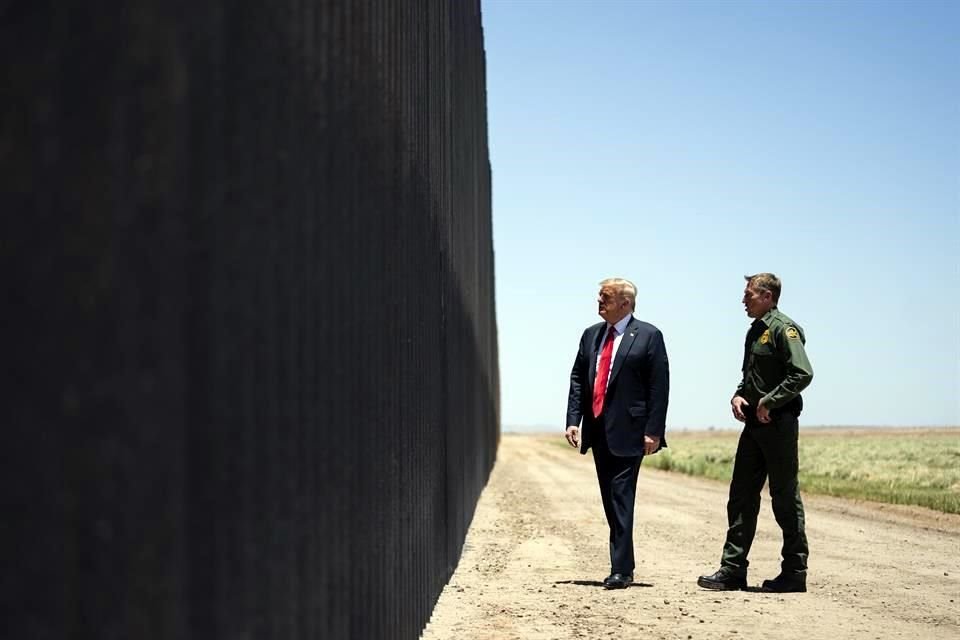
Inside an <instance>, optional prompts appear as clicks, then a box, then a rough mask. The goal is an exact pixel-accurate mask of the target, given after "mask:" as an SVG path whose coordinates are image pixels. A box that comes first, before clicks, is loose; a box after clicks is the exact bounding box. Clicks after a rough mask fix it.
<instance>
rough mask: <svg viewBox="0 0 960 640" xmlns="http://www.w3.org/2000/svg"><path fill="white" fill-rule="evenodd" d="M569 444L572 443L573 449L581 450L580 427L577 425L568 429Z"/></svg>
mask: <svg viewBox="0 0 960 640" xmlns="http://www.w3.org/2000/svg"><path fill="white" fill-rule="evenodd" d="M565 435H566V436H567V442H569V443H570V446H571V447H575V448H579V447H580V427H578V426H576V425H570V426H569V427H567V433H566V434H565Z"/></svg>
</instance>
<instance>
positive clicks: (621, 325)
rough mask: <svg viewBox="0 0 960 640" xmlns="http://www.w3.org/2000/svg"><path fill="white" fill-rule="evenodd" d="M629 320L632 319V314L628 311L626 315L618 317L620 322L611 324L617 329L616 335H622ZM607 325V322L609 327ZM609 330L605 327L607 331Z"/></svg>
mask: <svg viewBox="0 0 960 640" xmlns="http://www.w3.org/2000/svg"><path fill="white" fill-rule="evenodd" d="M631 320H633V314H630V313H628V314H627V315H625V316H623V318H621V319H620V322H618V323H617V324H615V325H613V326H614V328H616V330H617V335H618V336H622V335H623V332H624V331H626V330H627V325H628V324H630V321H631ZM609 326H610V324H609V323H608V324H607V327H609ZM609 330H610V329H607V331H609Z"/></svg>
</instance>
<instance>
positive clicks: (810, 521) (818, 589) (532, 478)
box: [423, 434, 960, 640]
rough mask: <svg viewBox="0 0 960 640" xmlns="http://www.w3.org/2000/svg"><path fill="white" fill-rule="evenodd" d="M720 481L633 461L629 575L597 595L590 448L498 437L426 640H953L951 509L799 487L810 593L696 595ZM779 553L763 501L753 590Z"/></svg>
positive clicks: (959, 613) (957, 572)
mask: <svg viewBox="0 0 960 640" xmlns="http://www.w3.org/2000/svg"><path fill="white" fill-rule="evenodd" d="M553 437H554V438H556V439H557V440H558V441H559V439H560V438H561V436H560V435H556V436H553ZM726 489H727V488H726V486H725V485H724V484H722V483H718V482H713V481H709V480H701V479H696V478H689V477H685V476H680V475H675V474H668V473H664V472H658V471H655V470H652V469H646V468H643V469H641V471H640V481H639V485H638V488H637V494H638V496H637V509H636V516H635V520H636V522H635V528H634V541H635V545H636V548H637V569H636V571H635V574H634V579H635V581H636V584H635V585H634V586H632V587H630V588H628V589H624V590H620V591H606V590H604V589H603V588H602V587H601V586H600V580H602V579H603V578H604V577H605V576H606V575H607V572H608V569H609V564H608V563H609V556H608V555H607V544H606V537H607V529H606V524H605V522H604V519H603V511H602V507H601V506H600V498H599V494H598V490H597V488H596V480H595V476H594V471H593V462H592V458H591V456H590V455H589V454H588V455H587V456H580V455H579V454H577V453H576V452H575V451H574V450H573V449H570V448H569V447H568V448H566V449H564V448H561V447H559V446H555V445H553V444H550V442H549V439H547V438H544V437H541V436H527V435H509V434H508V435H505V436H504V437H503V440H502V442H501V446H500V452H499V456H498V461H497V465H496V467H495V468H494V470H493V474H492V476H491V479H490V482H489V484H488V486H487V488H486V490H485V491H484V493H483V496H482V498H481V500H480V503H479V505H478V507H477V512H476V515H475V516H474V520H473V525H472V526H471V529H470V532H469V535H468V536H467V541H466V544H465V547H464V553H463V557H462V558H461V560H460V565H459V568H458V569H457V571H456V573H455V574H454V576H453V578H452V579H451V580H450V583H449V584H448V585H447V587H446V589H445V590H444V592H443V594H442V595H441V597H440V600H439V602H438V603H437V606H436V608H435V609H434V613H433V618H432V620H431V623H430V624H429V625H428V627H427V629H426V630H425V631H424V634H423V638H424V639H425V640H446V639H451V640H452V639H454V638H456V639H457V640H461V639H469V638H480V639H486V638H497V639H499V638H504V639H507V638H517V639H523V640H539V639H543V640H547V639H553V638H557V639H563V638H606V637H616V638H644V639H655V638H671V639H672V638H679V639H694V638H695V639H697V640H700V639H707V638H778V639H780V638H804V639H806V640H818V639H824V640H826V639H830V640H834V639H846V638H869V639H871V640H873V639H876V638H911V639H913V640H919V639H925V638H931V639H933V638H936V639H941V638H943V639H946V638H960V517H958V516H948V515H944V514H938V513H936V512H932V511H928V510H925V509H915V508H900V507H891V506H883V505H873V504H869V503H854V502H849V501H845V500H840V499H835V498H826V497H818V496H804V501H805V505H806V509H807V537H808V538H809V541H810V548H811V555H810V573H809V578H808V589H809V591H808V592H807V593H804V594H787V595H777V594H766V593H760V592H759V591H758V590H753V591H736V592H712V591H705V590H702V589H700V588H698V587H697V585H696V578H697V576H698V575H700V574H702V573H709V572H712V571H713V570H714V569H716V567H717V565H718V560H719V555H720V548H721V545H722V542H723V534H724V531H725V529H726V515H725V509H724V507H725V504H726ZM779 549H780V537H779V529H777V527H776V523H775V522H774V520H773V515H772V512H771V510H770V502H769V499H768V498H767V496H766V495H765V496H764V501H763V506H762V508H761V512H760V528H759V530H758V532H757V539H756V541H755V543H754V546H753V550H752V551H751V554H750V555H751V560H752V563H751V565H750V576H749V583H750V585H751V587H758V586H759V584H760V582H761V581H762V580H763V579H764V578H771V577H773V576H774V575H776V574H777V572H778V570H779Z"/></svg>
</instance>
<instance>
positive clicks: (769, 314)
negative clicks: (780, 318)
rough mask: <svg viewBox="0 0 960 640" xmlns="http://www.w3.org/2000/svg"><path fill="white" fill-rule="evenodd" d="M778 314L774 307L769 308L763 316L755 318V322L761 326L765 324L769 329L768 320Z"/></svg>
mask: <svg viewBox="0 0 960 640" xmlns="http://www.w3.org/2000/svg"><path fill="white" fill-rule="evenodd" d="M778 313H779V311H778V310H777V308H776V307H770V310H769V311H767V312H766V313H765V314H763V315H762V316H761V317H759V318H757V320H759V321H760V322H762V323H763V324H765V325H767V326H768V327H769V326H770V320H772V319H773V317H774V316H775V315H777V314H778Z"/></svg>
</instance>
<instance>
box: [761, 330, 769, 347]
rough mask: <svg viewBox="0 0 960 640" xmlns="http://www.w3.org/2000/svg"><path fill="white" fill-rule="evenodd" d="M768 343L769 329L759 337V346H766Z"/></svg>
mask: <svg viewBox="0 0 960 640" xmlns="http://www.w3.org/2000/svg"><path fill="white" fill-rule="evenodd" d="M768 342H770V329H767V330H766V331H764V332H763V335H762V336H760V344H767V343H768Z"/></svg>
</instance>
